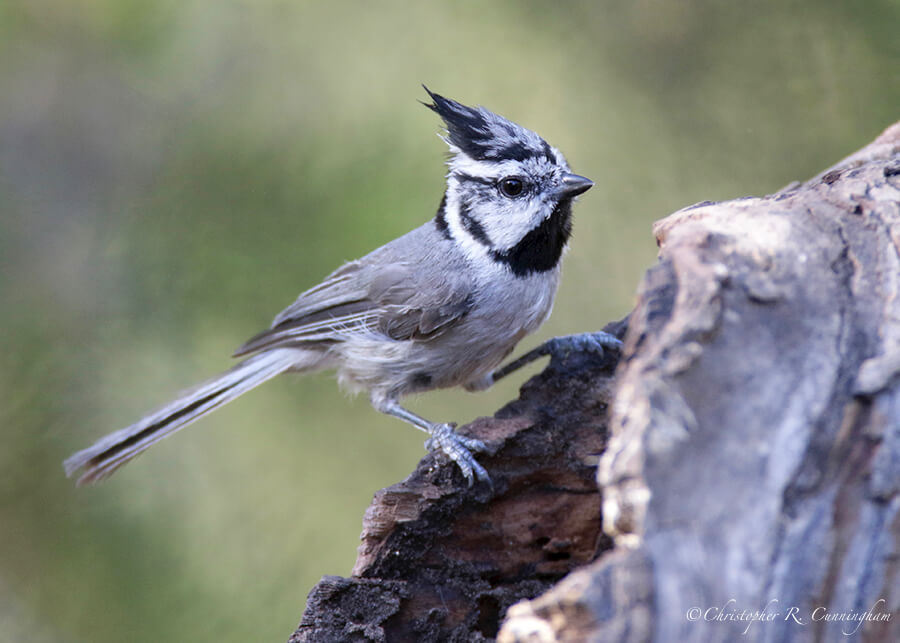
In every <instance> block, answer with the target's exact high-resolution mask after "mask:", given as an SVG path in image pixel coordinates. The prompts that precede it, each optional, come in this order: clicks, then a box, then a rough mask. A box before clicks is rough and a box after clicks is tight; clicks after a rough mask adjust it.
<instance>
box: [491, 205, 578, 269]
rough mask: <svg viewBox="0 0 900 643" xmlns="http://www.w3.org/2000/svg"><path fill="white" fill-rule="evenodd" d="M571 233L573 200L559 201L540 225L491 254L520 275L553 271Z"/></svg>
mask: <svg viewBox="0 0 900 643" xmlns="http://www.w3.org/2000/svg"><path fill="white" fill-rule="evenodd" d="M571 234H572V201H571V200H569V199H567V200H565V201H561V202H559V203H558V204H557V205H556V207H555V208H554V209H553V213H552V214H551V215H550V216H549V217H547V218H546V219H545V220H544V222H543V223H541V225H539V226H538V227H537V228H535V229H534V230H532V231H531V232H529V233H528V234H526V235H525V236H524V237H523V238H522V240H521V241H519V243H517V244H516V245H515V246H513V247H512V248H510V249H509V250H506V251H504V252H500V251H498V250H494V251H493V252H491V255H492V256H493V257H494V259H496V260H497V261H499V262H501V263H505V264H506V265H507V266H509V269H510V270H512V272H513V274H514V275H516V276H518V277H526V276H528V275H530V274H532V273H535V272H547V271H548V270H553V269H554V268H555V267H556V266H557V264H559V258H560V257H561V256H562V253H563V250H564V249H565V247H566V243H567V242H568V241H569V236H570V235H571Z"/></svg>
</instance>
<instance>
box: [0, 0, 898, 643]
mask: <svg viewBox="0 0 900 643" xmlns="http://www.w3.org/2000/svg"><path fill="white" fill-rule="evenodd" d="M898 24H900V8H898V4H897V2H895V1H893V0H871V1H869V2H865V3H850V2H836V1H833V2H822V1H821V0H805V1H788V2H786V1H784V0H779V1H761V2H743V3H740V2H728V3H726V2H711V1H709V0H705V1H701V0H695V1H687V2H663V1H661V0H659V1H656V0H639V1H637V2H628V3H622V2H612V1H603V2H586V1H585V2H567V3H555V4H551V3H543V2H527V3H522V2H513V1H508V2H491V3H485V2H475V1H468V2H453V3H424V2H423V3H406V2H404V3H401V2H377V3H376V2H335V3H314V2H301V1H299V0H292V1H287V0H285V1H281V2H274V1H270V2H238V1H235V0H232V1H216V2H213V1H205V2H204V1H199V0H193V1H192V0H186V1H179V2H175V1H173V0H159V1H156V2H154V1H151V0H91V1H87V0H81V1H78V0H76V1H65V2H64V1H62V0H18V1H17V0H13V1H12V2H10V1H9V0H7V2H4V3H0V356H2V357H0V427H2V429H0V430H2V448H0V640H4V641H6V640H10V641H20V640H21V641H24V640H28V641H51V640H52V641H57V640H71V641H90V642H92V643H101V642H104V641H205V640H209V641H212V640H215V641H247V640H254V641H270V640H276V641H277V640H283V639H285V638H286V637H287V635H288V634H289V633H290V631H291V630H292V628H293V627H294V625H295V624H296V621H297V620H298V619H299V617H300V613H301V609H302V606H303V604H304V600H305V597H306V593H307V591H308V590H309V589H310V587H311V586H312V585H313V583H315V582H316V581H317V579H318V578H319V577H320V576H321V575H322V574H326V573H330V574H345V575H346V574H347V573H349V570H350V566H351V564H352V561H353V558H354V551H355V547H356V539H357V534H358V533H359V528H360V521H361V516H362V511H363V509H364V508H365V506H366V505H367V503H368V501H369V500H370V498H371V494H372V493H373V492H374V491H375V490H376V489H378V488H380V487H382V486H385V485H387V484H390V483H392V482H394V481H396V480H398V479H400V478H401V477H402V476H404V475H405V474H406V472H408V471H409V470H410V469H411V468H412V467H413V465H414V464H415V461H416V459H417V458H418V457H420V455H421V454H422V441H423V435H421V434H419V433H417V432H416V431H415V430H413V429H412V428H410V427H408V426H405V425H403V424H402V423H400V422H398V421H396V420H392V419H389V418H385V417H382V416H380V415H378V414H377V413H376V412H374V411H372V410H371V409H370V408H369V407H368V403H367V402H366V400H365V399H363V398H356V399H349V398H347V397H346V396H344V395H343V394H341V393H340V392H339V391H338V390H337V388H336V386H335V385H334V383H333V381H332V380H331V379H330V378H329V377H328V376H325V375H322V376H313V377H307V378H302V379H300V378H290V377H285V378H281V379H279V380H276V381H274V382H272V383H270V384H269V385H267V386H266V387H264V388H263V389H260V390H258V391H256V392H254V393H252V394H251V395H248V396H247V397H246V398H244V399H242V400H240V401H238V402H236V403H234V404H233V405H231V406H230V407H228V408H227V409H226V410H223V411H220V412H218V413H216V414H214V415H213V416H210V417H209V418H207V419H206V420H204V421H203V422H201V423H200V424H198V425H196V426H195V427H193V428H192V429H191V430H189V431H186V432H185V433H183V434H180V435H178V436H176V437H175V438H173V439H171V440H167V441H166V442H164V443H163V444H160V445H159V446H158V447H156V448H154V449H153V450H152V451H151V452H150V453H149V454H148V455H147V456H145V457H144V458H141V459H140V460H139V461H138V462H136V463H134V464H132V465H130V466H129V467H127V468H125V469H124V470H123V471H121V472H120V473H119V474H118V475H117V476H116V477H114V478H113V479H112V480H111V481H110V482H108V483H106V484H104V485H102V486H100V487H97V488H90V489H80V490H75V489H74V488H73V486H72V484H71V481H69V480H66V479H65V478H64V477H63V475H62V469H61V467H60V462H61V460H62V459H63V458H64V457H65V456H66V455H67V454H68V453H70V452H71V451H72V450H75V449H76V448H80V447H84V446H86V445H87V444H88V443H90V442H91V441H93V440H94V439H95V438H97V437H99V436H101V435H102V434H104V433H106V432H108V431H110V430H113V429H116V428H119V427H120V426H123V425H125V424H128V423H130V422H132V421H134V420H135V419H137V418H138V417H139V416H140V415H141V414H142V413H143V412H145V411H147V410H149V409H150V408H151V407H152V406H153V405H155V404H159V403H162V402H164V401H166V400H167V399H168V398H169V397H170V396H171V395H172V394H174V393H175V392H176V391H177V390H178V389H180V388H182V387H186V386H188V385H191V384H193V383H195V381H197V380H200V379H202V378H204V377H206V376H208V375H210V374H212V373H214V372H217V371H219V370H222V369H224V368H225V367H226V366H227V365H228V363H229V360H228V357H227V356H228V355H229V354H230V351H231V350H232V349H233V348H234V347H235V346H237V345H238V344H239V343H241V342H242V341H243V340H244V339H246V338H247V337H248V336H249V335H251V334H253V333H254V332H256V331H257V330H259V329H260V328H262V327H263V326H264V325H266V324H268V323H269V321H270V319H271V318H272V317H273V316H274V314H275V313H277V312H278V311H279V310H280V309H281V308H282V307H284V306H285V305H287V304H288V303H289V302H290V301H291V300H292V298H293V297H294V296H295V295H296V294H297V293H298V292H299V291H301V290H303V289H305V288H307V287H308V286H310V285H312V284H314V283H315V282H316V281H317V280H318V279H319V278H321V277H322V276H324V275H325V274H327V273H328V272H329V271H331V270H332V269H333V268H335V267H336V266H337V265H338V264H339V263H340V262H342V261H344V260H348V259H352V258H354V257H356V256H359V255H361V254H363V253H365V252H367V251H368V250H370V249H372V248H373V247H375V246H377V245H380V244H381V243H384V242H385V241H388V240H389V239H391V238H393V237H395V236H397V235H399V234H401V233H403V232H405V231H407V230H409V229H411V228H412V227H414V226H416V225H418V224H420V223H421V222H423V221H425V220H426V219H427V218H429V217H430V216H431V215H432V214H433V212H434V210H435V209H436V207H437V204H438V201H439V200H440V196H441V192H442V176H443V171H444V170H443V167H442V162H443V159H444V149H443V144H442V143H441V142H440V141H439V140H438V139H437V137H436V136H435V135H434V134H435V132H436V131H437V130H438V122H437V120H436V118H435V116H434V115H433V114H432V113H430V112H428V111H427V110H425V109H423V108H422V107H421V106H420V105H418V104H417V102H416V100H417V99H424V97H425V94H424V91H423V90H422V89H421V88H420V87H419V84H420V83H422V82H424V83H427V84H428V85H429V87H431V88H433V89H434V90H436V91H439V92H442V93H445V94H447V95H449V96H451V97H454V98H457V99H459V100H461V101H464V102H469V103H479V104H484V105H486V106H488V107H489V108H491V109H493V110H496V111H498V112H500V113H502V114H504V115H505V116H508V117H509V118H512V119H514V120H516V121H518V122H520V123H522V124H524V125H526V126H528V127H531V128H533V129H535V130H537V131H538V132H539V133H541V134H542V135H543V136H544V137H546V138H547V139H548V140H549V141H550V142H551V143H553V144H554V145H556V146H557V147H559V148H560V149H562V150H563V151H564V152H565V153H566V154H567V156H568V158H569V161H570V163H571V165H572V167H573V169H574V170H575V171H577V172H579V173H581V174H585V175H587V176H589V177H591V178H593V179H594V180H595V181H596V183H597V186H596V187H595V188H594V189H593V190H591V191H590V192H589V193H587V194H586V195H585V196H584V197H583V198H582V199H581V202H580V203H579V204H578V206H577V208H576V222H575V236H574V240H573V244H572V248H571V251H570V252H569V254H568V257H567V261H566V267H565V276H564V283H563V287H562V289H561V292H560V295H559V298H558V300H557V305H556V311H555V314H554V316H553V318H552V320H551V321H550V322H549V323H548V324H547V326H546V327H545V328H544V329H543V330H542V332H541V334H540V336H538V337H535V338H533V339H532V340H530V341H529V342H528V343H527V344H526V346H530V345H532V344H534V343H536V342H537V341H538V340H539V339H541V338H544V337H547V336H550V335H551V334H559V333H565V332H575V331H581V330H587V329H594V328H597V327H599V326H600V325H602V324H603V323H604V322H606V321H608V320H612V319H615V318H618V317H621V316H622V315H623V314H624V313H625V312H627V311H628V309H629V307H630V303H631V298H632V293H633V292H634V290H635V287H636V285H637V283H638V280H639V279H640V276H641V274H642V272H643V271H644V270H645V269H646V268H647V267H648V266H650V265H652V263H653V260H654V255H655V247H654V242H653V238H652V235H651V233H650V224H651V223H652V222H653V221H654V220H655V219H657V218H660V217H662V216H664V215H665V214H667V213H669V212H671V211H673V210H675V209H677V208H679V207H682V206H686V205H689V204H691V203H693V202H696V201H700V200H705V199H725V198H731V197H739V196H745V195H753V194H763V193H766V192H771V191H773V190H775V189H777V188H779V187H781V186H782V185H784V184H786V183H788V182H789V181H791V180H793V179H801V178H804V177H807V176H809V175H812V174H814V173H815V172H817V171H818V170H820V169H822V168H824V167H826V166H827V165H829V164H830V163H832V162H833V161H836V160H837V159H838V158H840V157H841V156H843V155H844V154H846V153H849V152H851V151H853V150H854V149H856V148H857V147H858V146H860V145H862V144H864V143H866V142H867V141H869V140H870V139H871V138H872V137H873V136H874V135H875V134H877V133H878V132H879V131H880V130H881V129H882V128H883V127H884V126H886V125H887V124H889V123H890V122H892V121H893V120H896V119H897V118H898V116H900V110H898V107H900V65H898V62H900V48H898V46H900V45H898V43H900V40H898V38H897V25H898ZM523 377H524V374H523ZM511 379H512V380H515V381H510V382H504V383H503V385H502V386H500V387H498V390H496V391H493V392H489V393H485V394H479V395H471V394H467V393H464V392H460V391H446V392H436V393H432V394H429V395H427V396H424V397H423V398H421V399H420V400H415V401H413V402H412V404H413V406H414V408H416V409H417V410H418V411H420V412H422V413H424V414H426V415H428V416H429V417H433V418H435V419H441V420H456V421H459V422H464V421H468V420H471V419H472V418H474V417H476V416H477V415H479V414H485V413H489V412H491V411H492V410H493V409H495V408H496V407H497V406H498V405H499V404H501V403H502V402H503V401H505V400H507V399H510V398H511V397H513V396H514V395H515V392H516V386H517V383H519V382H521V381H522V378H521V377H519V378H511Z"/></svg>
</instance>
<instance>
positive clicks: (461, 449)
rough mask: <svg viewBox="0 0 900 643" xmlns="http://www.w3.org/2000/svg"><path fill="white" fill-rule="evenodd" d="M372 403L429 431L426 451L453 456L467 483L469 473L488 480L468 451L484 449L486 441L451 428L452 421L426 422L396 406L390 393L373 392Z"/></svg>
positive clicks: (469, 477) (489, 482)
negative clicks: (379, 393) (382, 394)
mask: <svg viewBox="0 0 900 643" xmlns="http://www.w3.org/2000/svg"><path fill="white" fill-rule="evenodd" d="M372 406H374V407H375V408H376V409H377V410H379V411H381V412H382V413H386V414H388V415H393V416H394V417H396V418H400V419H401V420H403V421H405V422H409V423H410V424H412V425H413V426H414V427H416V428H418V429H420V430H422V431H425V433H427V434H429V435H430V436H431V437H430V438H428V440H426V441H425V448H426V449H428V450H429V451H443V452H444V453H445V454H447V457H449V458H450V459H451V460H453V461H454V462H455V463H456V464H457V466H458V467H459V468H460V470H461V471H462V474H463V476H465V478H466V480H467V481H468V482H469V486H470V487H471V486H472V482H473V473H474V475H475V476H477V477H478V479H479V480H484V481H485V482H487V483H488V484H491V478H490V476H489V475H488V472H487V471H486V470H485V468H484V467H483V466H481V465H480V464H478V461H477V460H476V459H475V456H473V455H472V451H486V450H487V445H485V443H484V442H482V441H481V440H476V439H475V438H467V437H465V436H462V435H459V434H458V433H456V431H454V430H453V425H451V424H439V423H435V422H429V421H428V420H426V419H425V418H423V417H420V416H418V415H416V414H415V413H413V412H412V411H408V410H406V409H405V408H403V407H402V406H400V404H399V403H398V402H397V400H395V399H392V398H390V397H387V398H380V397H376V396H373V397H372Z"/></svg>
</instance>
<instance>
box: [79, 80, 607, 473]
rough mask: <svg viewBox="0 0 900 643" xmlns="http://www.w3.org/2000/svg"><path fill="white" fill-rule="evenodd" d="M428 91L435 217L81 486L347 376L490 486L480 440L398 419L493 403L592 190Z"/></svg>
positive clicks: (548, 303) (96, 462) (602, 336)
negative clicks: (265, 390)
mask: <svg viewBox="0 0 900 643" xmlns="http://www.w3.org/2000/svg"><path fill="white" fill-rule="evenodd" d="M425 91H427V92H428V95H429V96H430V97H431V100H432V101H433V102H432V103H430V104H425V105H426V107H428V108H430V109H431V110H433V111H435V112H436V113H437V114H438V115H439V116H440V117H441V118H442V119H443V121H444V123H445V125H446V128H447V132H446V136H444V137H442V138H443V139H444V141H445V142H446V143H447V145H449V147H450V152H451V157H450V159H449V161H448V166H449V172H448V174H447V188H446V192H445V193H444V198H443V199H442V200H441V204H440V206H439V208H438V211H437V214H436V215H435V217H434V218H433V219H432V220H430V221H429V222H428V223H426V224H424V225H422V226H421V227H419V228H416V229H415V230H413V231H412V232H409V233H408V234H405V235H403V236H402V237H400V238H398V239H395V240H393V241H391V242H390V243H388V244H386V245H384V246H382V247H380V248H378V249H377V250H374V251H373V252H371V253H369V254H368V255H366V256H365V257H363V258H362V259H359V260H357V261H352V262H350V263H347V264H345V265H343V266H342V267H340V268H338V269H337V270H336V271H335V272H333V273H332V274H331V275H329V276H328V277H327V278H326V279H325V280H324V281H323V282H322V283H320V284H318V285H316V286H313V287H312V288H310V289H309V290H307V291H306V292H304V293H303V294H301V295H300V296H299V297H298V298H297V301H295V302H294V303H293V304H291V305H290V306H288V307H287V308H286V309H285V310H283V311H282V312H281V313H279V315H278V316H277V317H276V318H275V321H274V322H273V323H272V326H271V327H270V328H269V329H268V330H265V331H263V332H262V333H260V334H258V335H257V336H255V337H253V338H252V339H250V340H249V341H248V342H247V343H245V344H244V345H243V346H241V347H240V348H238V350H237V351H236V352H235V356H248V357H247V359H246V360H244V361H243V362H241V363H239V364H238V365H237V366H235V367H233V368H232V369H231V370H229V371H226V372H225V373H223V374H221V375H219V376H218V377H216V378H214V379H212V380H209V381H208V382H206V383H205V384H201V385H200V386H198V387H196V388H194V389H192V390H190V391H188V392H186V393H184V394H182V395H181V396H180V397H179V398H178V399H176V400H175V401H174V402H172V403H170V404H168V405H167V406H164V407H163V408H161V409H159V410H158V411H156V412H155V413H152V414H150V415H148V416H146V417H144V418H143V419H141V420H140V421H139V422H137V423H135V424H133V425H131V426H129V427H127V428H124V429H121V430H119V431H116V432H115V433H111V434H110V435H107V436H106V437H104V438H102V439H101V440H99V441H98V442H97V443H96V444H94V445H93V446H91V447H89V448H87V449H85V450H83V451H79V452H78V453H75V454H74V455H72V456H71V457H70V458H68V459H67V460H66V461H65V463H64V466H65V470H66V474H67V475H69V476H71V475H73V474H75V473H76V472H78V471H79V470H83V472H82V474H81V476H80V477H79V478H78V484H79V485H81V484H86V483H91V482H96V481H98V480H102V479H103V478H106V477H107V476H109V475H111V474H112V473H113V472H114V471H116V469H118V468H119V467H121V466H122V465H123V464H125V463H126V462H128V461H129V460H131V459H133V458H135V457H136V456H137V455H139V454H140V453H142V452H143V451H144V450H146V449H147V448H148V447H149V446H150V445H152V444H154V443H155V442H158V441H159V440H161V439H163V438H164V437H166V436H167V435H170V434H171V433H174V432H175V431H177V430H178V429H180V428H182V427H184V426H186V425H187V424H189V423H191V422H193V421H194V420H196V419H198V418H199V417H201V416H203V415H205V414H206V413H209V412H210V411H212V410H214V409H217V408H219V407H220V406H222V405H223V404H225V403H226V402H230V401H231V400H233V399H235V398H236V397H238V396H239V395H242V394H244V393H246V392H247V391H249V390H250V389H252V388H255V387H257V386H259V385H260V384H262V383H263V382H265V381H266V380H269V379H271V378H273V377H275V376H276V375H278V374H280V373H284V372H288V371H290V372H299V373H308V372H313V371H319V370H323V369H335V370H336V371H337V376H338V381H339V382H340V384H341V385H342V386H344V387H346V388H348V389H350V390H351V391H368V393H369V396H370V399H371V402H372V405H373V406H374V407H375V408H376V409H377V410H379V411H381V412H382V413H387V414H390V415H393V416H395V417H398V418H400V419H401V420H405V421H407V422H409V423H411V424H413V425H414V426H416V427H418V428H419V429H421V430H423V431H425V432H427V433H428V434H429V435H430V438H429V439H428V441H427V442H426V443H425V445H426V447H427V448H428V449H430V450H439V451H442V452H444V453H445V454H446V455H447V456H449V457H450V458H451V459H452V460H453V461H455V462H456V464H457V465H458V466H459V468H460V470H461V471H462V473H463V475H464V476H465V477H466V479H467V480H468V482H469V484H470V485H471V484H472V480H473V473H474V475H475V476H477V477H478V478H479V479H481V480H484V481H487V482H490V478H489V476H488V473H487V471H486V470H485V469H484V467H482V465H481V464H479V463H478V461H477V460H476V459H475V458H474V457H473V455H472V451H482V450H484V449H485V445H484V444H483V443H482V442H481V441H480V440H475V439H472V438H467V437H464V436H461V435H458V434H457V433H456V432H455V431H454V430H453V426H454V425H451V424H444V423H435V422H430V421H428V420H426V419H424V418H422V417H419V416H418V415H416V414H414V413H412V412H410V411H408V410H407V409H405V408H403V407H402V406H400V403H399V400H400V398H402V397H403V396H404V395H408V394H410V393H417V392H421V391H427V390H431V389H436V388H443V387H449V386H458V385H462V386H464V387H465V388H466V389H468V390H472V391H474V390H481V389H484V388H487V387H488V386H490V385H491V384H492V383H493V382H494V381H496V379H499V377H501V376H503V375H506V374H507V373H508V372H510V370H512V369H510V368H508V367H507V368H505V369H502V370H501V371H495V369H496V368H497V367H498V366H499V364H500V363H501V362H502V361H503V359H504V358H505V357H506V356H507V355H509V353H510V352H511V351H512V350H513V348H514V347H515V345H516V344H517V343H518V342H519V340H521V339H522V338H523V337H525V336H526V335H528V334H529V333H531V332H533V331H534V330H535V329H537V327H538V326H540V325H541V324H542V323H543V322H544V321H545V320H546V319H547V317H548V316H549V315H550V309H551V308H552V306H553V298H554V296H555V294H556V288H557V285H558V283H559V269H560V259H561V257H562V254H563V251H564V250H565V248H566V244H567V242H568V240H569V234H570V231H571V227H572V222H571V217H572V201H573V200H574V198H575V197H576V196H577V195H579V194H581V193H582V192H584V191H586V190H588V189H589V188H590V187H591V186H592V185H593V183H592V182H591V181H590V180H589V179H586V178H584V177H583V176H578V175H577V174H572V173H571V172H570V171H569V166H568V164H567V163H566V160H565V159H564V158H563V155H562V154H560V152H559V151H558V150H556V149H555V148H553V147H551V146H550V145H548V144H547V142H546V141H544V140H543V139H542V138H541V137H540V136H538V135H537V134H535V133H534V132H532V131H530V130H527V129H525V128H524V127H521V126H519V125H517V124H515V123H513V122H511V121H508V120H506V119H505V118H503V117H501V116H498V115H497V114H494V113H492V112H490V111H488V110H486V109H485V108H483V107H467V106H465V105H461V104H460V103H457V102H456V101H453V100H450V99H447V98H444V97H443V96H439V95H438V94H435V93H433V92H431V91H430V90H429V89H428V88H427V87H426V88H425ZM551 342H552V343H551V344H548V345H546V346H545V347H544V348H542V349H539V350H537V351H532V353H531V354H530V356H529V357H527V358H526V359H525V360H519V361H518V362H517V363H516V366H519V365H521V364H522V363H523V361H530V359H532V358H534V357H537V356H538V355H539V354H546V353H547V352H554V351H556V350H560V349H563V348H571V347H575V348H577V349H584V348H590V349H592V350H600V351H602V350H603V347H614V346H618V345H619V344H620V342H619V340H618V339H616V338H615V337H613V336H612V335H608V334H606V333H602V332H600V333H594V334H585V335H577V336H572V337H569V338H557V339H555V340H551Z"/></svg>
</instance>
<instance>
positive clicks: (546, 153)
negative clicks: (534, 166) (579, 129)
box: [541, 141, 556, 165]
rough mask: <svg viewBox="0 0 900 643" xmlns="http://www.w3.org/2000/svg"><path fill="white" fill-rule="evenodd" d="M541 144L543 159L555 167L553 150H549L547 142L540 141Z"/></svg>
mask: <svg viewBox="0 0 900 643" xmlns="http://www.w3.org/2000/svg"><path fill="white" fill-rule="evenodd" d="M541 143H543V144H544V145H543V147H544V158H545V159H547V162H548V163H552V164H553V165H556V156H554V154H553V150H552V149H551V148H550V144H549V143H547V141H541Z"/></svg>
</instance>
